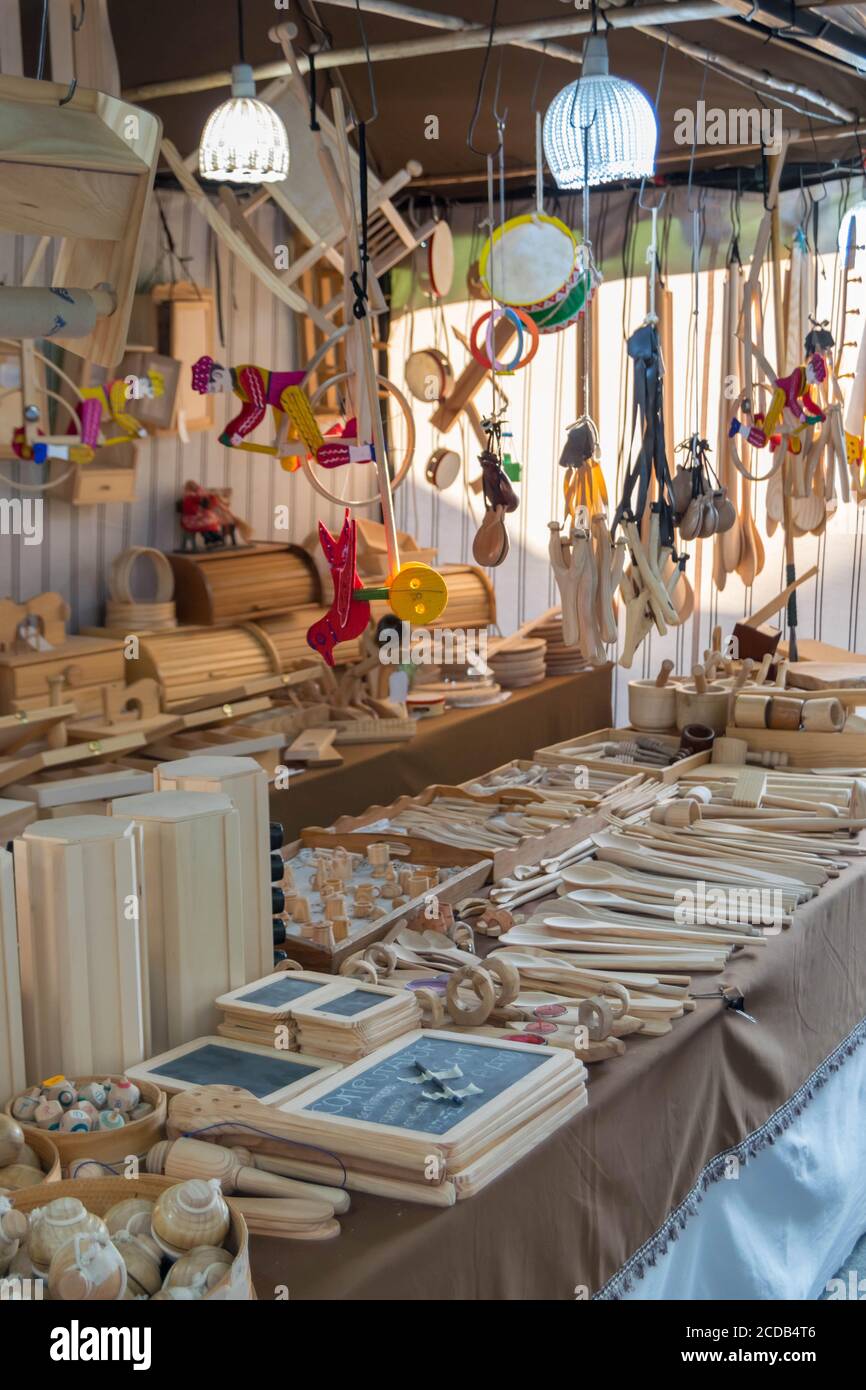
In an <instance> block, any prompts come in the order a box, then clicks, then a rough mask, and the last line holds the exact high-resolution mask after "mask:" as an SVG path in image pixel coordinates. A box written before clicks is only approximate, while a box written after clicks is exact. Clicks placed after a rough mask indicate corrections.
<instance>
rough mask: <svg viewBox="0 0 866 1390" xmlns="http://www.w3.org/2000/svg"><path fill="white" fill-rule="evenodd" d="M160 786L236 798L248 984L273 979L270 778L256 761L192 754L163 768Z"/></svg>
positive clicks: (158, 780)
mask: <svg viewBox="0 0 866 1390" xmlns="http://www.w3.org/2000/svg"><path fill="white" fill-rule="evenodd" d="M154 785H155V790H156V791H158V792H169V791H188V792H220V793H223V794H224V795H225V796H228V797H229V798H230V800H231V803H232V805H233V806H234V808H235V810H236V811H237V813H238V816H239V821H240V834H241V861H240V862H241V890H242V891H241V898H242V910H243V916H244V983H247V982H248V981H249V980H258V979H260V978H261V977H262V976H263V975H268V974H270V971H271V969H272V967H273V962H274V944H273V929H272V926H271V843H270V814H269V810H268V779H267V775H266V774H265V772H264V771H263V770H262V768H261V767H260V766H259V764H258V763H257V762H255V760H254V759H253V758H245V757H237V756H235V757H206V756H198V757H197V756H195V755H194V754H192V755H190V756H189V757H188V758H181V759H180V760H179V761H177V762H167V763H160V764H159V766H158V767H157V768H156V771H155V773H154Z"/></svg>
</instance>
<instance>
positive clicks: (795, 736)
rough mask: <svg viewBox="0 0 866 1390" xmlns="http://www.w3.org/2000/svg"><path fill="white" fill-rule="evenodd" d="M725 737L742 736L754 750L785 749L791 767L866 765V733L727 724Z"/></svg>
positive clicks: (757, 751)
mask: <svg viewBox="0 0 866 1390" xmlns="http://www.w3.org/2000/svg"><path fill="white" fill-rule="evenodd" d="M725 736H726V737H727V738H740V739H743V740H744V741H745V742H746V743H747V744H748V745H749V748H750V750H751V751H752V752H755V753H765V752H770V753H787V754H788V763H789V766H790V767H819V768H820V767H863V768H866V734H846V733H841V734H816V733H812V732H807V731H806V730H804V729H800V730H799V731H797V732H793V731H792V732H790V733H789V732H787V731H783V730H781V729H741V728H740V727H739V726H738V725H730V726H729V727H728V728H727V729H726V730H725Z"/></svg>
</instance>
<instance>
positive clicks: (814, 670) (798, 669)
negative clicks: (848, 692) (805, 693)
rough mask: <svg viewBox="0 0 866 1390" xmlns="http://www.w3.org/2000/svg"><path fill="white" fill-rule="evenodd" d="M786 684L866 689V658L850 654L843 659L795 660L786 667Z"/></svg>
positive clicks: (823, 687) (840, 688)
mask: <svg viewBox="0 0 866 1390" xmlns="http://www.w3.org/2000/svg"><path fill="white" fill-rule="evenodd" d="M788 685H794V686H796V687H797V688H798V689H799V690H823V689H828V690H842V689H845V688H846V687H855V686H856V687H859V686H863V687H864V689H866V658H864V657H857V656H854V655H852V659H851V660H850V661H848V662H844V661H839V662H836V661H795V662H793V663H792V664H791V665H790V666H789V667H788Z"/></svg>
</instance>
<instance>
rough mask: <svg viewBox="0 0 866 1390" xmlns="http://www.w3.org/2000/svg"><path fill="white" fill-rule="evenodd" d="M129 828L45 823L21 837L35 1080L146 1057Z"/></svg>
mask: <svg viewBox="0 0 866 1390" xmlns="http://www.w3.org/2000/svg"><path fill="white" fill-rule="evenodd" d="M129 824H130V823H129V822H128V821H127V820H123V821H121V820H114V821H112V820H110V819H109V818H108V817H106V816H72V817H68V818H66V819H62V820H49V821H37V822H36V823H35V824H34V825H30V826H28V827H27V829H26V830H25V831H24V834H23V835H22V836H21V838H20V839H17V840H15V841H14V854H15V897H16V908H17V912H18V939H19V948H20V958H21V996H22V1015H23V1022H24V1051H25V1058H26V1062H27V1075H28V1076H31V1077H39V1076H53V1075H55V1074H56V1073H57V1072H62V1071H66V1072H68V1073H69V1075H70V1076H76V1075H78V1074H79V1073H81V1074H82V1075H83V1074H87V1075H92V1074H95V1073H101V1074H103V1075H105V1074H114V1073H121V1072H125V1071H126V1069H127V1067H129V1066H131V1065H132V1063H133V1062H137V1061H140V1060H141V1059H142V1057H144V1056H146V1053H147V1043H148V1041H149V1027H148V1026H147V1016H148V1004H147V967H146V955H145V943H144V940H143V936H142V933H141V930H140V928H141V923H140V919H139V914H138V912H137V910H136V909H135V907H134V905H135V904H137V902H138V900H139V889H140V884H139V880H138V873H137V865H136V848H135V841H134V839H133V838H132V836H131V835H130V834H129V833H128V830H129Z"/></svg>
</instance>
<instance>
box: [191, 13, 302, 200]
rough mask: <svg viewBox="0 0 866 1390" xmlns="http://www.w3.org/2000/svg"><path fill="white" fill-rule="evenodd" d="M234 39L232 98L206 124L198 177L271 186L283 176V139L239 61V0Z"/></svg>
mask: <svg viewBox="0 0 866 1390" xmlns="http://www.w3.org/2000/svg"><path fill="white" fill-rule="evenodd" d="M238 35H239V40H240V43H239V48H240V60H241V61H240V62H239V63H236V64H235V65H234V67H233V68H232V94H231V97H230V98H229V100H228V101H224V102H222V104H221V105H220V106H218V107H217V108H216V110H215V111H213V112H212V113H211V115H210V116H209V117H208V119H207V123H206V125H205V128H204V130H203V132H202V137H201V142H200V144H199V150H198V168H199V173H200V174H201V176H202V178H205V179H215V180H218V181H220V182H225V183H277V182H279V181H280V180H281V179H284V178H285V177H286V175H287V174H288V172H289V138H288V136H287V135H286V127H285V126H284V125H283V122H282V121H281V120H280V117H279V116H278V115H277V113H276V111H274V110H273V108H272V107H270V106H268V104H267V102H265V101H259V100H258V99H257V97H256V84H255V80H254V78H253V70H252V68H251V67H250V65H249V63H247V62H245V61H244V23H243V0H238Z"/></svg>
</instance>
